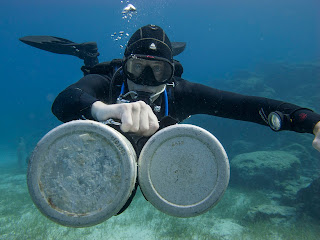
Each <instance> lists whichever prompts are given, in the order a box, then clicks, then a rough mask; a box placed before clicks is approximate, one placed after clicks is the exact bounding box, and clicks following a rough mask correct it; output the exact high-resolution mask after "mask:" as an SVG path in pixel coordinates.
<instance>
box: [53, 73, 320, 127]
mask: <svg viewBox="0 0 320 240" xmlns="http://www.w3.org/2000/svg"><path fill="white" fill-rule="evenodd" d="M111 78H112V74H109V75H99V74H89V75H86V76H85V77H83V78H82V79H80V80H79V81H78V82H77V83H75V84H72V85H71V86H69V87H68V88H66V89H65V90H64V91H62V92H61V93H60V94H59V95H58V96H57V98H56V99H55V101H54V103H53V105H52V112H53V113H54V115H55V116H56V117H57V118H58V119H59V120H61V121H63V122H67V121H71V120H76V119H81V118H83V116H84V117H85V118H86V119H93V118H92V116H91V105H92V104H93V103H94V102H95V101H98V100H99V101H102V102H105V103H107V104H110V103H115V102H116V99H117V97H118V96H119V94H120V89H121V84H122V82H123V77H122V76H120V77H118V78H117V80H116V81H115V82H114V84H113V88H112V93H111V95H112V96H111V97H110V81H111ZM174 85H175V86H174V87H172V86H168V90H167V92H168V95H169V109H168V110H169V116H171V117H172V118H174V119H176V120H177V122H180V121H183V120H184V119H186V118H188V117H189V116H190V115H195V114H209V115H213V116H218V117H224V118H231V119H237V120H242V121H250V122H255V123H258V124H262V125H267V123H266V121H265V120H263V118H262V117H261V113H262V112H263V113H264V115H265V116H268V115H269V113H270V112H273V111H280V112H282V113H284V114H290V113H292V114H291V122H290V123H289V124H288V129H287V130H290V131H296V132H305V133H312V131H313V128H314V126H315V124H316V123H317V122H318V121H320V115H319V114H317V113H314V112H312V111H311V110H309V109H305V108H302V107H300V106H297V105H294V104H290V103H286V102H282V101H277V100H273V99H268V98H262V97H254V96H245V95H241V94H237V93H232V92H227V91H221V90H218V89H214V88H211V87H208V86H205V85H202V84H198V83H192V82H189V81H186V80H184V79H182V78H178V77H175V79H174ZM126 91H127V89H126V90H125V92H126ZM155 104H156V105H160V106H161V111H160V112H159V113H157V112H155V114H156V116H157V117H158V119H159V120H161V119H162V117H163V116H164V101H163V98H162V97H159V98H158V99H157V100H156V101H155Z"/></svg>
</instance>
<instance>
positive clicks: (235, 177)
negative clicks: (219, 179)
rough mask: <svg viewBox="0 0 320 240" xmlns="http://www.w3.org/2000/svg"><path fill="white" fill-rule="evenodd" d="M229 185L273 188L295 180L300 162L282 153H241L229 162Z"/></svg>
mask: <svg viewBox="0 0 320 240" xmlns="http://www.w3.org/2000/svg"><path fill="white" fill-rule="evenodd" d="M230 164H231V183H238V184H241V185H245V186H250V187H259V189H261V188H275V187H277V186H278V182H282V181H285V180H289V179H297V178H298V176H299V169H300V160H299V159H298V158H297V157H296V156H295V155H293V154H290V153H287V152H284V151H257V152H251V153H243V154H239V155H237V156H236V157H234V158H233V159H232V161H231V163H230Z"/></svg>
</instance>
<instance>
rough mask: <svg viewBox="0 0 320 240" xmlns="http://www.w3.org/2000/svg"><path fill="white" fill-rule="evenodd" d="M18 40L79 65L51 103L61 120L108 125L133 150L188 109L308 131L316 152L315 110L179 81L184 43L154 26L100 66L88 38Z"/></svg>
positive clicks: (318, 121)
mask: <svg viewBox="0 0 320 240" xmlns="http://www.w3.org/2000/svg"><path fill="white" fill-rule="evenodd" d="M20 40H21V41H23V42H25V43H27V44H29V45H31V46H35V47H37V48H41V49H44V50H47V51H51V52H55V53H60V54H69V55H74V56H77V57H79V58H81V59H83V60H84V62H85V66H83V67H82V71H83V72H84V75H85V76H84V77H83V78H81V79H80V80H79V81H78V82H76V83H74V84H72V85H71V86H69V87H67V88H66V89H65V90H63V91H62V92H61V93H60V94H59V95H58V96H57V97H56V99H55V101H54V103H53V105H52V112H53V114H54V115H55V116H56V117H57V118H58V119H59V120H60V121H62V122H68V121H71V120H77V119H91V120H96V121H100V122H105V121H109V122H110V123H114V124H115V128H118V129H119V131H121V132H122V133H124V134H125V136H126V137H128V139H129V140H130V141H131V142H132V143H134V147H135V148H136V150H137V153H139V151H140V150H141V148H142V147H143V145H144V144H145V142H146V141H147V139H148V138H149V137H150V136H151V135H153V134H154V133H155V132H156V131H158V130H159V129H161V128H163V127H166V126H168V125H173V124H176V123H179V122H181V121H183V120H185V119H186V118H188V117H189V116H191V115H195V114H209V115H213V116H218V117H224V118H231V119H236V120H242V121H250V122H254V123H258V124H262V125H266V126H269V127H271V129H272V130H274V131H281V130H289V131H295V132H300V133H311V134H314V135H315V139H314V141H313V146H314V148H316V149H317V150H318V151H320V115H319V114H317V113H315V112H313V111H312V110H310V109H307V108H303V107H300V106H297V105H294V104H291V103H287V102H282V101H278V100H273V99H268V98H263V97H255V96H245V95H241V94H237V93H232V92H227V91H221V90H218V89H214V88H211V87H208V86H205V85H202V84H199V83H192V82H189V81H187V80H185V79H183V78H181V75H182V73H183V68H182V66H181V64H180V63H179V62H178V61H176V60H174V59H173V57H174V56H176V55H178V54H179V53H181V52H182V51H183V50H184V47H185V44H184V43H179V42H172V43H171V42H170V40H169V38H168V36H167V35H166V33H165V32H164V30H163V29H162V28H161V27H159V26H156V25H147V26H144V27H141V28H140V29H138V30H137V31H136V32H135V33H134V34H133V35H132V37H131V38H130V40H129V42H128V44H127V47H126V49H125V52H124V57H123V59H115V60H113V61H111V62H105V63H98V60H97V56H98V55H99V53H98V51H97V45H96V43H94V42H90V43H83V44H75V43H73V42H71V41H69V40H66V39H62V38H56V37H48V36H37V37H25V38H21V39H20Z"/></svg>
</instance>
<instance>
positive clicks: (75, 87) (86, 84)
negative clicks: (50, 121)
mask: <svg viewBox="0 0 320 240" xmlns="http://www.w3.org/2000/svg"><path fill="white" fill-rule="evenodd" d="M108 96H109V81H108V79H107V78H105V77H103V76H101V75H97V74H90V75H87V76H85V77H83V78H81V79H80V80H79V81H78V82H76V83H75V84H72V85H71V86H69V87H67V88H66V89H65V90H64V91H62V92H61V93H60V94H59V95H58V96H57V97H56V99H55V100H54V102H53V104H52V112H53V114H54V115H55V116H56V117H57V118H58V119H59V120H60V121H62V122H68V121H71V120H77V119H81V118H82V116H84V117H85V118H87V119H93V117H92V115H91V106H92V104H93V103H94V102H96V101H99V100H100V101H107V100H108Z"/></svg>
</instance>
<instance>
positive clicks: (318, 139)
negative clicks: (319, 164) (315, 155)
mask: <svg viewBox="0 0 320 240" xmlns="http://www.w3.org/2000/svg"><path fill="white" fill-rule="evenodd" d="M313 134H314V135H315V138H314V140H313V142H312V146H313V147H314V148H315V149H317V150H318V151H319V152H320V122H318V123H317V124H316V125H315V126H314V129H313Z"/></svg>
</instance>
